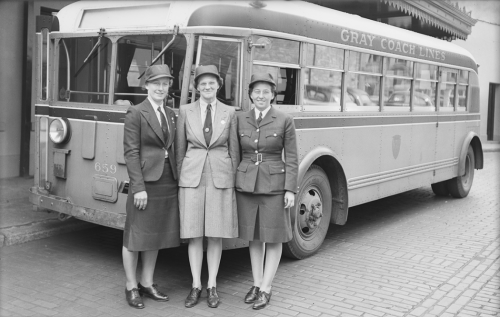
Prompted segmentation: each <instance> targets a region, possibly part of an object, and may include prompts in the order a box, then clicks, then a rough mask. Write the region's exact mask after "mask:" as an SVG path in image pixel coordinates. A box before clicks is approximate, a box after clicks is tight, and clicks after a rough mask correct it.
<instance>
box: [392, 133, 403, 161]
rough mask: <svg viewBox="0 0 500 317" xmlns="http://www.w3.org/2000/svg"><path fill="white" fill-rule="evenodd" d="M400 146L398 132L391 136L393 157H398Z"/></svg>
mask: <svg viewBox="0 0 500 317" xmlns="http://www.w3.org/2000/svg"><path fill="white" fill-rule="evenodd" d="M400 148H401V136H400V135H399V134H398V135H395V136H393V137H392V156H393V157H394V159H397V158H398V155H399V149H400Z"/></svg>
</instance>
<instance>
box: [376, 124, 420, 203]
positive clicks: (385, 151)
mask: <svg viewBox="0 0 500 317" xmlns="http://www.w3.org/2000/svg"><path fill="white" fill-rule="evenodd" d="M381 140H382V144H381V146H382V150H381V171H382V172H384V174H383V176H384V177H383V178H382V179H381V180H384V182H382V183H381V184H380V191H379V197H380V198H381V197H386V196H389V195H394V194H396V193H400V192H403V191H406V190H409V189H411V185H410V178H409V177H408V176H407V175H408V173H409V172H410V171H411V167H412V154H413V153H412V148H413V143H412V142H413V140H412V125H411V124H404V125H387V126H384V128H383V133H382V137H381ZM396 170H397V171H396Z"/></svg>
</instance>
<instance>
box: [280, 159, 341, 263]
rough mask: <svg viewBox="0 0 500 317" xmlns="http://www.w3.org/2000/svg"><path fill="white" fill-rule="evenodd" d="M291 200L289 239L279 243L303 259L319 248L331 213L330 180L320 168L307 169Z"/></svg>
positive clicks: (286, 250) (291, 256)
mask: <svg viewBox="0 0 500 317" xmlns="http://www.w3.org/2000/svg"><path fill="white" fill-rule="evenodd" d="M295 201H296V203H295V207H294V208H293V209H292V210H291V212H292V215H291V216H292V217H291V218H292V232H293V238H292V240H291V241H290V242H288V243H285V244H284V245H283V253H284V254H285V255H286V256H288V257H290V258H293V259H303V258H306V257H308V256H311V255H313V254H314V253H316V252H317V251H318V249H319V248H320V247H321V244H322V243H323V241H324V240H325V236H326V233H327V231H328V226H329V225H330V218H331V215H332V192H331V189H330V182H329V181H328V177H327V175H326V173H325V171H323V169H322V168H321V167H319V166H317V165H312V166H311V167H310V168H309V170H308V171H307V172H306V174H305V175H304V179H303V181H302V184H301V186H300V189H299V192H298V194H297V196H296V200H295Z"/></svg>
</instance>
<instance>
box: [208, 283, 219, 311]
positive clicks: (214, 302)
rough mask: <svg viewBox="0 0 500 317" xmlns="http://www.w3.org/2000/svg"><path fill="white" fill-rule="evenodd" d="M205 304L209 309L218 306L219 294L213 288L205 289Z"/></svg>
mask: <svg viewBox="0 0 500 317" xmlns="http://www.w3.org/2000/svg"><path fill="white" fill-rule="evenodd" d="M207 303H208V307H210V308H217V306H219V304H220V300H219V294H217V289H216V288H215V287H212V288H207Z"/></svg>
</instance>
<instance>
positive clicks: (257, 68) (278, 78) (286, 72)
mask: <svg viewBox="0 0 500 317" xmlns="http://www.w3.org/2000/svg"><path fill="white" fill-rule="evenodd" d="M255 73H270V74H271V75H272V76H273V78H274V81H275V82H276V93H277V96H276V100H275V101H274V103H276V104H278V105H280V104H281V105H297V104H298V103H297V96H296V92H297V81H298V78H297V76H298V70H297V69H294V68H283V67H276V66H266V65H253V68H252V74H255Z"/></svg>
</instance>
